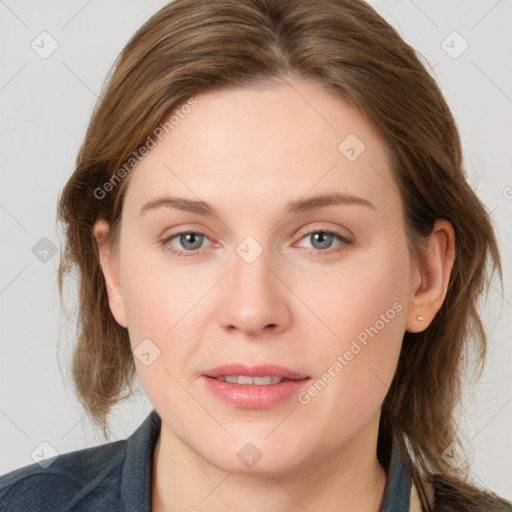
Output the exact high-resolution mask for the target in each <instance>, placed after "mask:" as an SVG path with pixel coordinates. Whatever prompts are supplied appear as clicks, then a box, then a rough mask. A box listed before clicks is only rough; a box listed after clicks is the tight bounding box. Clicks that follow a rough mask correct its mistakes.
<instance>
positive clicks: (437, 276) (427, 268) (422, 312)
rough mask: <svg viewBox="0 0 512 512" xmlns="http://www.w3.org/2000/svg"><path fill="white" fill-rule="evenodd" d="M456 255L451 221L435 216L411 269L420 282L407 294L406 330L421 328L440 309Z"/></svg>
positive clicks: (418, 329)
mask: <svg viewBox="0 0 512 512" xmlns="http://www.w3.org/2000/svg"><path fill="white" fill-rule="evenodd" d="M454 259H455V232H454V230H453V226H452V225H451V223H450V222H448V221H447V220H444V219H438V220H437V221H436V222H435V223H434V227H433V229H432V234H431V235H430V237H429V239H428V240H427V246H426V248H425V251H424V254H423V257H422V259H421V261H420V262H419V265H418V267H416V268H415V269H414V273H415V275H416V276H418V274H419V276H420V282H419V284H418V285H417V286H416V287H415V289H414V290H413V292H412V293H411V294H410V299H409V303H408V306H409V307H408V310H407V322H406V330H407V331H409V332H420V331H423V330H424V329H426V328H427V327H428V325H429V324H430V323H431V322H432V320H433V318H434V317H435V315H436V313H437V312H438V311H439V310H440V309H441V306H442V305H443V302H444V299H445V297H446V293H447V291H448V285H449V283H450V276H451V272H452V269H453V262H454Z"/></svg>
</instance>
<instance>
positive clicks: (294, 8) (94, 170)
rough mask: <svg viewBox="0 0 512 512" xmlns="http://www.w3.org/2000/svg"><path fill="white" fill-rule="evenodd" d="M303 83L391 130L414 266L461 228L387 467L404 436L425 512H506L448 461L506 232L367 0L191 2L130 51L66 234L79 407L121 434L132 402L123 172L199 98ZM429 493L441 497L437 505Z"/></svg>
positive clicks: (413, 346)
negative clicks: (438, 225)
mask: <svg viewBox="0 0 512 512" xmlns="http://www.w3.org/2000/svg"><path fill="white" fill-rule="evenodd" d="M287 77H299V78H302V79H307V80H311V81H313V82H315V83H317V84H319V85H320V86H322V87H324V89H325V90H327V91H328V92H330V93H332V94H335V95H336V96H338V97H340V98H342V99H343V100H345V101H347V102H349V103H350V104H352V105H354V106H356V107H357V108H358V109H359V110H360V111H361V112H362V114H363V115H364V116H365V118H366V119H367V120H368V122H370V123H372V125H373V126H374V127H375V128H376V129H377V131H378V133H379V134H380V136H381V138H382V140H383V141H384V143H385V144H386V146H387V148H388V150H389V152H390V155H391V160H392V169H393V172H394V176H395V180H396V183H397V184H398V187H399V190H400V193H401V197H402V201H403V204H404V210H405V224H406V227H407V236H408V241H409V243H410V247H411V249H412V250H413V254H415V255H416V256H417V255H418V253H419V251H420V248H421V242H422V240H425V238H427V237H428V236H429V234H430V233H431V230H432V226H433V223H434V221H435V219H439V218H442V219H447V220H448V221H450V222H451V223H452V225H453V227H454V230H455V235H456V258H455V262H454V267H453V272H452V275H451V278H450V284H449V289H448V293H447V296H446V299H445V302H444V304H443V306H442V308H441V310H440V311H439V312H438V314H437V315H436V317H435V318H434V320H433V321H432V323H431V325H430V326H429V327H428V328H427V329H426V330H425V331H423V332H421V333H417V334H411V333H408V332H406V333H405V336H404V339H403V346H402V351H401V356H400V359H399V363H398V368H397V372H396V374H395V376H394V379H393V382H392V384H391V387H390V389H389V392H388V394H387V396H386V398H385V401H384V404H383V406H382V415H381V425H380V430H379V443H378V446H379V449H378V454H379V458H380V459H381V461H383V460H385V458H386V453H388V452H389V446H390V443H391V439H392V433H393V432H400V433H401V435H400V436H399V437H398V438H397V439H399V442H400V443H401V444H403V445H404V446H405V444H406V443H407V444H408V445H409V448H408V450H409V452H410V454H411V457H412V459H413V460H414V472H413V476H414V479H415V483H416V485H417V487H418V492H419V495H420V499H421V501H422V503H423V505H424V507H425V510H452V508H450V507H451V506H453V507H455V508H456V509H457V510H468V511H478V512H482V511H485V510H489V511H490V510H499V508H497V507H498V506H499V505H500V504H501V505H503V504H504V502H503V501H500V500H499V499H498V498H497V497H495V496H494V495H491V494H489V493H485V492H484V491H480V490H477V489H476V488H474V487H472V486H470V485H469V484H468V483H466V480H467V473H465V472H464V471H463V470H462V468H460V469H454V468H451V467H450V466H449V465H448V464H446V463H445V462H444V461H443V459H442V457H441V454H442V453H443V451H444V450H445V449H446V448H447V447H448V446H449V445H450V444H451V443H452V442H454V441H457V440H458V437H457V425H456V422H455V420H454V410H455V407H456V406H457V405H458V403H459V402H460V399H461V390H462V380H461V379H462V374H463V371H462V370H463V369H464V370H466V368H467V362H468V355H469V354H470V351H469V348H470V347H471V345H470V342H471V341H472V342H473V346H474V347H476V349H477V353H478V355H477V358H476V361H477V363H478V365H479V367H480V369H482V368H483V362H484V357H485V353H486V337H485V332H484V329H483V327H482V323H481V320H480V318H479V315H478V312H477V309H476V304H477V299H478V297H479V296H480V295H481V294H482V293H483V292H484V291H485V289H486V286H487V285H488V283H489V282H490V279H491V277H492V275H493V271H494V270H496V269H497V270H498V274H499V276H500V277H501V267H500V258H499V253H498V249H497V245H496V241H495V237H494V234H493V228H492V225H491V223H490V220H489V215H488V214H487V212H486V210H485V208H484V206H483V205H482V203H481V202H480V200H479V199H478V198H477V196H476V195H475V193H474V192H473V191H472V189H471V188H470V186H469V185H468V184H467V182H466V180H465V175H464V171H463V165H462V154H461V144H460V140H459V135H458V130H457V127H456V124H455V121H454V119H453V117H452V114H451V112H450V109H449V107H448V106H447V104H446V102H445V100H444V98H443V96H442V93H441V92H440V90H439V87H438V86H437V85H436V83H435V81H434V79H433V78H432V77H431V76H430V75H429V73H428V72H427V71H426V69H425V67H424V66H423V65H422V63H421V62H420V60H419V59H418V57H417V56H416V54H415V52H414V50H413V49H412V48H411V47H410V46H409V45H407V44H406V43H405V42H404V41H403V40H402V39H401V37H400V36H399V34H398V33H397V32H396V31H395V30H394V29H393V28H392V27H391V26H390V25H389V24H388V23H387V22H386V21H385V20H383V19H382V18H381V17H380V16H379V15H378V14H377V13H376V12H375V10H374V9H373V8H372V7H370V6H369V5H367V4H366V3H364V2H363V1H361V0H320V1H315V2H311V1H310V0H287V1H281V0H214V1H206V0H175V1H174V2H172V3H170V4H168V5H166V6H165V7H164V8H162V9H161V10H160V11H159V12H157V13H156V14H155V15H154V16H153V17H152V18H150V19H149V20H148V21H147V22H146V23H145V24H144V25H143V26H142V27H141V28H140V29H139V30H138V31H137V33H136V34H135V35H134V36H133V37H132V38H131V40H130V41H129V42H128V44H127V45H126V47H125V48H124V49H123V51H122V53H121V54H120V56H119V58H118V59H117V61H116V63H115V66H114V69H113V71H112V73H111V75H110V78H109V80H108V82H107V84H106V86H105V87H104V89H103V90H102V94H101V97H100V99H99V101H98V103H97V105H96V108H95V110H94V112H93V115H92V119H91V121H90V124H89V127H88V130H87V134H86V137H85V140H84V142H83V144H82V146H81V148H80V152H79V154H78V157H77V162H76V169H75V171H74V173H73V175H72V176H71V178H70V179H69V181H68V183H67V184H66V186H65V188H64V190H63V193H62V195H61V198H60V202H59V207H58V215H59V218H60V220H61V221H62V222H63V223H64V226H65V236H66V246H65V250H64V251H62V253H61V262H60V268H59V288H60V290H61V293H62V283H63V278H64V276H65V275H66V273H68V272H69V271H70V270H71V269H72V268H73V267H75V266H77V267H78V269H79V273H80V277H81V279H80V297H79V313H78V315H79V316H78V325H77V337H78V342H77V345H76V348H75V352H74V355H73V367H72V372H73V378H74V381H75V386H76V393H77V396H78V398H79V400H80V401H81V403H82V404H83V406H84V407H85V408H86V410H87V411H88V413H89V414H90V416H91V418H92V419H93V420H94V421H95V423H96V424H97V425H98V426H100V427H101V428H102V429H103V432H104V433H105V436H106V428H107V416H108V413H109V411H110V409H111V407H112V406H113V405H114V404H115V403H117V402H118V401H119V400H121V399H123V398H125V397H126V396H129V394H130V393H131V391H132V388H131V385H132V382H133V381H132V379H133V377H134V375H135V366H134V363H133V357H132V353H131V349H130V343H129V339H128V332H127V330H126V329H125V328H123V327H121V326H120V325H119V324H117V322H116V321H115V319H114V317H113V315H112V314H111V312H110V308H109V305H108V300H107V294H106V289H105V281H104V278H103V274H102V272H101V269H100V266H99V255H98V248H97V245H96V242H95V239H94V237H93V231H92V228H93V225H94V223H95V221H96V220H97V219H98V218H100V217H102V218H104V219H106V220H107V221H108V222H109V223H110V226H111V228H110V231H109V234H108V241H109V242H110V243H111V244H112V245H113V246H114V247H115V244H116V241H117V235H118V230H119V224H120V218H121V210H122V203H123V197H124V192H125V190H126V186H127V184H128V183H129V178H130V175H131V174H130V173H129V172H128V171H126V167H124V169H125V172H121V173H120V169H122V168H123V167H122V166H123V165H124V164H125V163H126V162H127V161H128V160H129V159H130V158H131V157H132V155H133V154H136V153H137V151H138V150H139V148H141V146H143V145H144V144H145V141H149V140H150V139H151V140H152V138H153V136H154V130H155V129H156V128H157V127H158V126H159V125H161V124H162V123H164V122H165V121H166V120H167V119H168V118H169V116H170V115H171V113H172V112H173V110H174V109H176V108H177V107H178V106H179V105H182V104H184V103H185V102H186V101H187V100H188V99H190V98H191V97H193V95H197V94H199V93H201V92H205V91H211V90H213V89H222V88H224V89H225V88H228V87H244V86H249V85H256V84H259V83H263V82H278V81H286V80H287ZM124 175H126V177H124ZM120 176H122V177H123V179H119V178H120ZM118 182H119V183H118ZM107 183H110V184H111V186H106V185H105V184H107ZM98 191H101V193H99V192H98ZM478 376H480V374H479V375H478ZM126 387H128V388H129V391H128V392H126V393H125V391H126ZM460 444H464V443H462V442H461V443H460ZM420 474H421V480H420ZM422 481H424V482H427V483H429V484H431V485H433V489H434V492H435V498H436V499H435V503H436V505H435V508H431V506H430V505H429V504H428V503H427V498H426V497H425V492H426V491H425V490H423V485H422V484H421V482H422ZM443 504H445V505H446V507H447V508H442V507H444V506H445V505H443ZM455 508H453V509H454V510H455Z"/></svg>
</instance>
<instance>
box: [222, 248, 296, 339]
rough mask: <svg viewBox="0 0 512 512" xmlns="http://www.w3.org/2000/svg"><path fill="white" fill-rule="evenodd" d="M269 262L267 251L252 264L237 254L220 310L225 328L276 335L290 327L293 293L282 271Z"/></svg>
mask: <svg viewBox="0 0 512 512" xmlns="http://www.w3.org/2000/svg"><path fill="white" fill-rule="evenodd" d="M269 263H270V261H269V259H268V258H267V253H266V252H265V251H263V253H262V254H261V255H260V256H259V257H258V258H257V259H256V260H255V261H253V262H251V263H248V262H247V261H245V260H244V259H243V258H242V257H240V256H239V255H238V254H235V257H234V263H233V269H232V271H231V272H230V273H229V275H228V276H226V279H225V280H224V283H223V290H222V296H223V297H224V300H223V301H222V306H221V311H220V313H219V320H220V322H221V324H222V326H223V328H225V329H227V330H230V331H241V332H243V333H245V334H247V335H249V336H251V337H264V336H266V335H268V334H274V335H275V334H277V333H279V332H281V331H284V330H286V329H287V328H288V326H289V325H290V322H291V311H290V307H289V302H288V300H289V295H291V292H290V291H289V290H288V288H287V287H286V286H285V285H284V284H283V282H282V281H285V279H283V277H282V276H279V270H278V269H276V268H273V267H270V265H269ZM274 267H275V265H274Z"/></svg>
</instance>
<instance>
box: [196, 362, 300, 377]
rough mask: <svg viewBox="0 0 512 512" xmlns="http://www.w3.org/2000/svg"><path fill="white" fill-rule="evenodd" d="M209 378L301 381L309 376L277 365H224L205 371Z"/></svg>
mask: <svg viewBox="0 0 512 512" xmlns="http://www.w3.org/2000/svg"><path fill="white" fill-rule="evenodd" d="M204 375H206V376H207V377H214V378H216V377H220V376H223V375H247V376H249V377H265V376H267V375H271V376H275V377H281V378H283V379H290V380H300V379H307V378H308V376H307V375H303V374H301V373H298V372H294V371H293V370H290V369H289V368H284V367H283V366H277V365H275V364H260V365H256V366H247V365H245V364H241V363H232V364H224V365H221V366H215V367H214V368H210V369H208V370H205V372H204Z"/></svg>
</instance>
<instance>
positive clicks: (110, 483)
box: [0, 440, 126, 512]
mask: <svg viewBox="0 0 512 512" xmlns="http://www.w3.org/2000/svg"><path fill="white" fill-rule="evenodd" d="M125 452H126V441H124V440H123V441H115V442H111V443H107V444H103V445H100V446H96V447H93V448H86V449H83V450H77V451H74V452H69V453H65V454H62V455H58V456H57V458H56V459H55V460H53V462H51V464H50V465H49V466H47V467H46V468H44V467H43V464H42V465H39V464H36V463H34V464H30V465H28V466H24V467H22V468H19V469H16V470H14V471H11V472H10V473H7V474H6V475H3V476H1V477H0V504H1V506H0V508H1V510H2V511H4V510H5V511H6V512H18V511H20V512H21V511H23V512H30V511H38V512H44V511H50V510H51V511H57V510H58V511H65V510H85V508H82V507H85V505H84V504H85V503H88V504H89V505H88V506H92V505H93V503H100V502H99V501H98V500H101V504H102V505H103V504H105V505H107V504H109V503H115V502H116V500H118V499H119V498H118V496H116V492H117V493H119V485H115V484H116V483H118V482H119V481H120V478H121V471H122V467H123V461H124V456H125Z"/></svg>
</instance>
